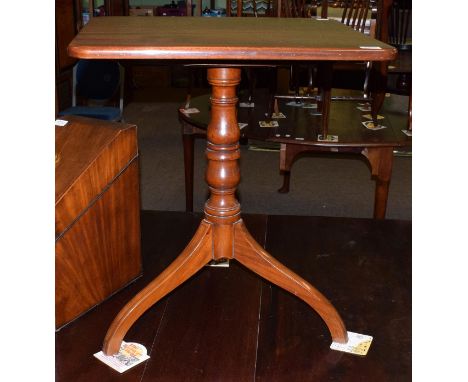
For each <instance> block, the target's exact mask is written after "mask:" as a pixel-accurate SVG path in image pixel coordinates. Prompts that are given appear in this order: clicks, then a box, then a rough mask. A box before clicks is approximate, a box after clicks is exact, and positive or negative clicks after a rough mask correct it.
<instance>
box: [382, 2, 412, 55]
mask: <svg viewBox="0 0 468 382" xmlns="http://www.w3.org/2000/svg"><path fill="white" fill-rule="evenodd" d="M411 8H412V4H411V0H393V3H392V6H391V8H390V16H389V22H388V43H389V44H391V45H393V46H395V47H396V48H397V49H398V50H409V49H411V41H410V40H411V38H410V36H409V33H408V32H409V31H410V28H409V26H410V23H411Z"/></svg>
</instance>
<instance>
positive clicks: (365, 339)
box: [330, 332, 373, 355]
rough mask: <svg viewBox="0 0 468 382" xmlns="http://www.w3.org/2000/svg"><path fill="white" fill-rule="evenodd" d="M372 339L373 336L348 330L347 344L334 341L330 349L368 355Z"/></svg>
mask: <svg viewBox="0 0 468 382" xmlns="http://www.w3.org/2000/svg"><path fill="white" fill-rule="evenodd" d="M372 340H373V337H372V336H368V335H365V334H359V333H354V332H348V342H346V343H345V344H340V343H338V342H332V344H331V345H330V349H332V350H338V351H342V352H345V353H350V354H356V355H366V354H367V352H368V351H369V348H370V346H371V343H372Z"/></svg>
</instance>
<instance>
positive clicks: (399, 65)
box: [387, 0, 412, 130]
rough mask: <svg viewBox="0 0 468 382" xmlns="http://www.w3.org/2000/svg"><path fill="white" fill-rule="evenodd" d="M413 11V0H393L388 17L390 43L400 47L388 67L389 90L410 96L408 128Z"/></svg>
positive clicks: (409, 109) (409, 127) (409, 121)
mask: <svg viewBox="0 0 468 382" xmlns="http://www.w3.org/2000/svg"><path fill="white" fill-rule="evenodd" d="M411 11H412V1H411V0H393V2H392V5H391V7H390V12H389V17H388V43H389V44H391V45H393V46H394V47H395V48H397V49H398V57H397V59H396V60H395V61H393V62H391V63H390V65H389V67H388V82H387V91H388V92H389V93H393V94H399V95H406V96H408V97H409V102H408V130H411V128H412V126H411V113H412V110H411V103H412V91H411V86H412V83H411V82H412V81H411V80H412V75H411V74H412V65H411V64H412V54H411V52H412V41H411V15H412V12H411Z"/></svg>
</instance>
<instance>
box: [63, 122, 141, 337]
mask: <svg viewBox="0 0 468 382" xmlns="http://www.w3.org/2000/svg"><path fill="white" fill-rule="evenodd" d="M62 119H63V120H66V121H68V122H67V123H66V125H65V126H62V127H60V126H57V125H56V127H55V307H56V308H55V310H56V322H55V324H56V328H60V327H62V326H63V325H65V324H67V323H69V322H70V321H72V320H73V319H74V318H76V317H78V316H79V315H81V314H83V313H84V312H86V311H87V310H89V309H91V308H92V307H94V306H96V305H97V304H99V303H100V302H102V301H103V300H104V299H106V298H107V297H109V296H110V295H112V294H113V293H115V292H116V291H117V290H119V289H121V288H123V287H124V286H126V285H127V284H128V283H130V282H131V281H133V280H134V279H136V278H137V277H138V276H139V275H141V253H140V197H139V176H138V148H137V134H136V126H134V125H128V124H123V123H115V122H105V121H100V120H96V119H90V118H83V117H74V116H69V117H64V118H62Z"/></svg>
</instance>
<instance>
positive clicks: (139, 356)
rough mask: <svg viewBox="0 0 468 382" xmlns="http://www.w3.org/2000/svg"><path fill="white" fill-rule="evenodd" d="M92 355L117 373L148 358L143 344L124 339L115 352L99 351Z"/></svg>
mask: <svg viewBox="0 0 468 382" xmlns="http://www.w3.org/2000/svg"><path fill="white" fill-rule="evenodd" d="M94 356H95V357H96V358H97V359H98V360H100V361H102V362H104V363H105V364H106V365H107V366H110V367H111V368H113V369H114V370H117V371H118V372H119V373H123V372H124V371H127V370H128V369H130V368H132V367H134V366H136V365H138V364H140V363H142V362H143V361H146V360H147V359H148V358H149V355H148V352H147V350H146V348H145V347H144V346H143V345H141V344H137V343H135V342H124V341H122V344H121V345H120V350H119V352H118V353H117V354H114V355H105V354H104V353H103V352H102V351H100V352H98V353H96V354H94Z"/></svg>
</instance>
